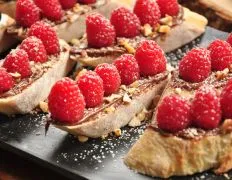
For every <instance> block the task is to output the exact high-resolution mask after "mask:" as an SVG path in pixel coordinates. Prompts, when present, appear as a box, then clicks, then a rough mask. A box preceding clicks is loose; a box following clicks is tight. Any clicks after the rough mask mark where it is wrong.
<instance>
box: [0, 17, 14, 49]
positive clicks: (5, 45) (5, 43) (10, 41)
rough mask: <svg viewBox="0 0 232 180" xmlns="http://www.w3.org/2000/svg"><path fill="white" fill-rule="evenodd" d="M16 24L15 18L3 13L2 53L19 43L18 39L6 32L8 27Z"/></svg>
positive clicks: (0, 41) (1, 27) (1, 24)
mask: <svg viewBox="0 0 232 180" xmlns="http://www.w3.org/2000/svg"><path fill="white" fill-rule="evenodd" d="M12 24H14V20H13V19H12V18H11V17H9V16H8V15H6V14H1V19H0V53H2V52H4V51H6V50H8V49H9V48H10V47H12V46H13V45H14V44H16V43H17V40H16V39H15V38H14V37H12V36H10V35H9V34H7V33H6V31H7V27H9V26H11V25H12Z"/></svg>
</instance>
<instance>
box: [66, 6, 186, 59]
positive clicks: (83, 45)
mask: <svg viewBox="0 0 232 180" xmlns="http://www.w3.org/2000/svg"><path fill="white" fill-rule="evenodd" d="M183 21H184V10H183V8H182V7H180V13H179V15H178V16H176V17H173V24H172V26H171V28H173V27H175V26H178V25H180V24H181V23H182V22H183ZM163 35H164V34H163V33H157V34H155V35H154V36H152V37H145V36H143V35H139V36H136V37H135V38H132V39H130V38H122V37H118V38H117V39H116V44H115V45H114V46H111V47H103V48H99V49H95V48H91V47H88V43H87V39H86V37H84V38H82V39H81V40H80V45H79V46H77V47H73V48H72V49H71V54H72V55H73V56H75V58H79V57H101V56H105V55H112V56H114V55H121V54H124V53H126V52H127V50H126V49H125V48H124V47H122V45H121V43H120V42H122V41H126V42H127V43H128V44H129V45H130V46H131V47H133V48H135V49H136V48H137V47H138V45H139V43H140V42H141V41H142V40H148V39H150V40H156V39H157V38H158V37H160V36H163Z"/></svg>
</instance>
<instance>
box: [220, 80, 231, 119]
mask: <svg viewBox="0 0 232 180" xmlns="http://www.w3.org/2000/svg"><path fill="white" fill-rule="evenodd" d="M231 102H232V79H231V80H230V81H228V82H227V84H226V86H225V87H224V89H223V90H222V93H221V107H222V116H223V118H224V119H232V103H231Z"/></svg>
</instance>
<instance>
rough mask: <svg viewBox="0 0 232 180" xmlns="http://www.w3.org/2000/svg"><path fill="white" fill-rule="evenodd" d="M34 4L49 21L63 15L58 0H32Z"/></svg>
mask: <svg viewBox="0 0 232 180" xmlns="http://www.w3.org/2000/svg"><path fill="white" fill-rule="evenodd" d="M34 2H35V4H36V5H37V6H38V7H39V8H40V9H41V11H42V14H43V15H44V16H45V17H46V18H48V19H50V20H51V21H59V20H61V18H62V17H63V15H64V12H63V10H62V7H61V5H60V2H59V0H49V1H46V2H45V1H44V0H34Z"/></svg>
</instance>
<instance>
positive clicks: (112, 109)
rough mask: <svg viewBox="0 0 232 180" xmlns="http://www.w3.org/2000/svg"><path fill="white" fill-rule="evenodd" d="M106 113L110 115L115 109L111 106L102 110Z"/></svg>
mask: <svg viewBox="0 0 232 180" xmlns="http://www.w3.org/2000/svg"><path fill="white" fill-rule="evenodd" d="M104 111H105V112H106V113H111V112H114V111H115V107H113V106H110V107H108V108H105V110H104Z"/></svg>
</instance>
